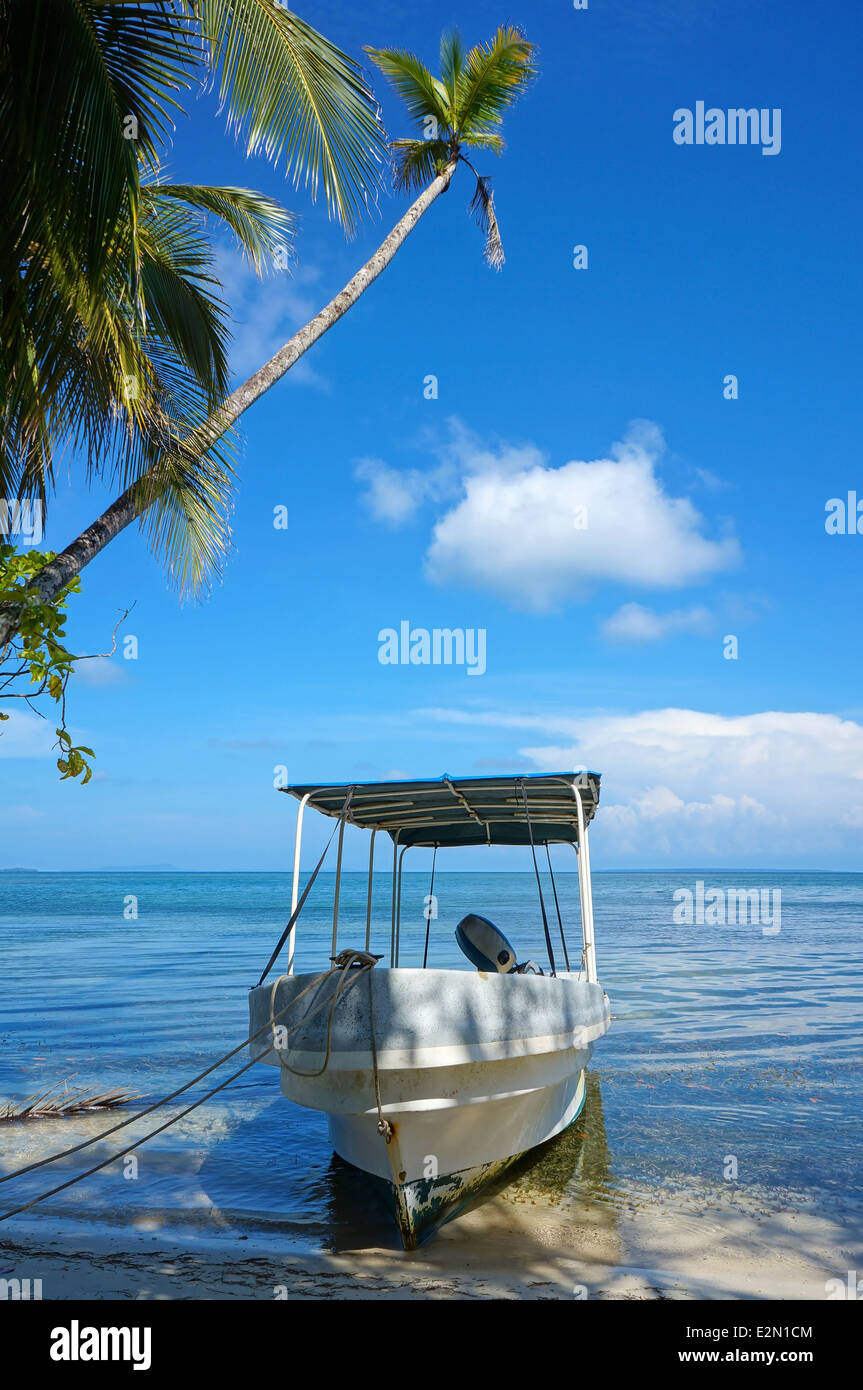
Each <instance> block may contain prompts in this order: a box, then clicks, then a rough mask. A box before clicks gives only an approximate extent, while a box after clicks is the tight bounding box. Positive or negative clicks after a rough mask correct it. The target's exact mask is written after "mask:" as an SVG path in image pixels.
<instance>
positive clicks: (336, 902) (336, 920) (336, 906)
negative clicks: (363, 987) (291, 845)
mask: <svg viewBox="0 0 863 1390" xmlns="http://www.w3.org/2000/svg"><path fill="white" fill-rule="evenodd" d="M344 844H345V818H344V817H343V818H342V822H341V824H340V825H339V848H338V853H337V855H336V891H335V893H334V895H333V947H332V950H331V951H330V955H331V956H332V958H333V959H335V955H336V937H337V936H338V932H339V895H340V894H341V891H342V850H343V849H344Z"/></svg>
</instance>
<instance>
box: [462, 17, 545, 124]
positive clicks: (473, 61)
mask: <svg viewBox="0 0 863 1390" xmlns="http://www.w3.org/2000/svg"><path fill="white" fill-rule="evenodd" d="M535 52H536V48H535V45H534V44H532V43H530V42H528V40H527V39H526V38H525V37H524V35H523V34H522V32H521V31H520V30H519V29H516V28H513V27H512V26H507V27H506V28H500V29H498V31H497V33H496V34H495V36H494V38H493V39H492V41H491V43H488V44H477V45H476V46H475V47H474V48H472V49H471V50H470V52H469V53H468V55H467V61H466V63H465V67H464V69H463V72H462V77H461V81H460V83H459V100H458V128H459V131H460V133H462V134H465V135H466V134H469V133H470V132H471V131H480V132H483V133H489V131H493V130H494V129H495V128H496V127H497V126H499V125H500V124H501V123H502V121H503V117H504V114H505V112H506V111H507V110H508V109H509V107H510V106H511V105H512V104H513V102H514V101H516V100H517V98H518V97H520V96H521V95H522V94H523V93H524V92H525V91H526V89H527V87H528V86H529V84H530V82H531V81H532V80H533V78H534V77H535V76H536V65H535V62H534V55H535Z"/></svg>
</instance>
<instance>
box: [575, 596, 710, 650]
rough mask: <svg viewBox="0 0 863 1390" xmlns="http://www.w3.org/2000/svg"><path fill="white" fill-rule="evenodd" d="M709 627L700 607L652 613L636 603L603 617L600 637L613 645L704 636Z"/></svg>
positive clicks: (706, 615)
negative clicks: (680, 635)
mask: <svg viewBox="0 0 863 1390" xmlns="http://www.w3.org/2000/svg"><path fill="white" fill-rule="evenodd" d="M712 627H713V615H712V614H711V613H710V610H709V609H707V608H704V607H702V606H700V605H695V606H693V607H691V608H675V609H673V610H672V611H671V612H670V613H656V612H655V611H654V610H653V609H652V608H643V607H642V605H641V604H640V603H625V604H624V605H623V607H622V608H618V610H617V612H616V613H612V615H611V617H610V618H606V620H605V622H604V623H603V624H602V628H601V631H602V635H603V637H607V638H608V639H609V640H610V641H613V642H658V641H660V639H661V638H663V637H668V636H670V635H671V634H672V633H675V632H691V633H696V634H699V635H704V634H706V633H708V632H710V631H711V629H712Z"/></svg>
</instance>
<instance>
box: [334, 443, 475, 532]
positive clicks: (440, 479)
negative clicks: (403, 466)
mask: <svg viewBox="0 0 863 1390" xmlns="http://www.w3.org/2000/svg"><path fill="white" fill-rule="evenodd" d="M354 477H355V478H357V479H358V480H359V481H360V482H362V483H365V485H366V490H365V492H364V493H363V494H362V500H363V503H364V504H365V506H366V507H367V508H368V510H369V511H370V512H371V514H372V516H373V517H374V519H375V521H384V522H386V523H387V524H388V525H390V526H401V525H403V524H404V522H406V521H409V520H410V519H411V518H412V517H413V516H414V515H415V514H416V512H417V511H418V510H419V508H420V507H421V506H422V504H423V503H424V502H426V501H429V500H433V499H437V498H440V497H443V496H446V495H447V494H448V493H451V492H452V489H453V481H454V480H453V474H452V469H451V468H450V467H449V466H448V465H447V464H442V465H441V467H440V468H436V469H432V470H431V471H427V472H422V471H421V470H420V469H418V468H411V469H408V470H405V471H401V470H399V469H397V468H390V466H389V465H388V464H386V463H384V461H383V460H382V459H375V458H366V459H359V460H358V462H357V465H356V468H355V469H354Z"/></svg>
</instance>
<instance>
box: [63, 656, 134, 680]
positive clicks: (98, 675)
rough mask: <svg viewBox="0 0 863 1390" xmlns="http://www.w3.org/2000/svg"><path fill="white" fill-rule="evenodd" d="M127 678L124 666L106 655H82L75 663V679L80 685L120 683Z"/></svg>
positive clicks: (127, 674)
mask: <svg viewBox="0 0 863 1390" xmlns="http://www.w3.org/2000/svg"><path fill="white" fill-rule="evenodd" d="M128 678H129V673H128V671H127V670H126V669H125V667H123V666H122V665H121V664H120V663H119V662H117V661H111V660H110V659H109V658H108V657H104V656H94V657H87V658H86V659H85V658H83V657H82V658H81V659H80V660H79V661H78V662H76V664H75V679H76V680H78V681H80V682H81V684H82V685H97V686H98V685H122V684H123V683H124V682H125V681H127V680H128Z"/></svg>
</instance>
